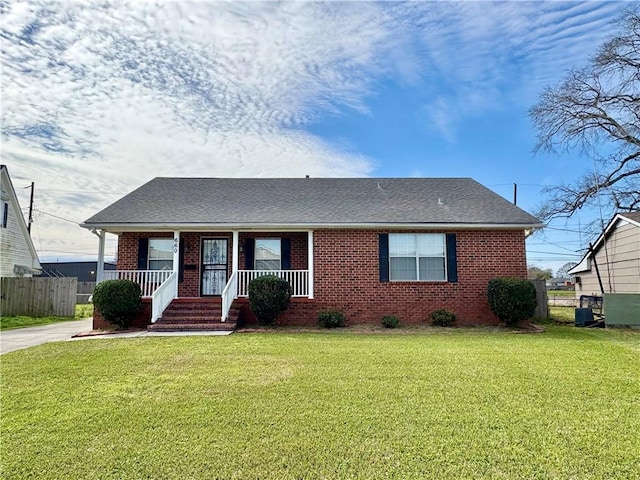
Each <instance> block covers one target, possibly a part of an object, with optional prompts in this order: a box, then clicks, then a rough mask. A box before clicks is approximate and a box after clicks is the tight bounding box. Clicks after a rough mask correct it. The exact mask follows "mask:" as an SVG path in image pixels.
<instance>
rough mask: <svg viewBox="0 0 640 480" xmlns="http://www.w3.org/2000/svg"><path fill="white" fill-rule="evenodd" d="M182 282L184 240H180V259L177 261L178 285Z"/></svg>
mask: <svg viewBox="0 0 640 480" xmlns="http://www.w3.org/2000/svg"><path fill="white" fill-rule="evenodd" d="M183 281H184V240H183V239H182V238H181V239H180V259H179V260H178V283H182V282H183Z"/></svg>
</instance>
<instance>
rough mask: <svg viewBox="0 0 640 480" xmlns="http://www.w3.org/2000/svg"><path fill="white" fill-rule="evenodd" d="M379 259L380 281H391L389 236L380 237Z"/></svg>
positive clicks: (382, 234) (381, 235)
mask: <svg viewBox="0 0 640 480" xmlns="http://www.w3.org/2000/svg"><path fill="white" fill-rule="evenodd" d="M378 247H379V248H378V253H379V255H378V257H379V261H380V281H381V282H388V281H389V234H388V233H381V234H379V235H378Z"/></svg>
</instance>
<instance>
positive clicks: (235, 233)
mask: <svg viewBox="0 0 640 480" xmlns="http://www.w3.org/2000/svg"><path fill="white" fill-rule="evenodd" d="M238 237H239V235H238V231H237V230H234V231H233V240H232V244H233V247H232V250H233V259H232V260H231V274H232V275H233V274H234V273H236V272H237V271H238V263H239V261H238V259H239V257H240V250H239V249H238V244H239V241H238Z"/></svg>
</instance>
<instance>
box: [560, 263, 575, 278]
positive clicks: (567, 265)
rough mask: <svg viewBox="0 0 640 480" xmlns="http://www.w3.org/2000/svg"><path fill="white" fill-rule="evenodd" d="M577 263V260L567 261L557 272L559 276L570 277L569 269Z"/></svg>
mask: <svg viewBox="0 0 640 480" xmlns="http://www.w3.org/2000/svg"><path fill="white" fill-rule="evenodd" d="M576 265H577V263H576V262H567V263H565V264H564V265H563V266H561V267H560V268H559V269H558V271H557V272H556V277H557V278H569V277H570V275H569V270H571V269H572V268H573V267H575V266H576Z"/></svg>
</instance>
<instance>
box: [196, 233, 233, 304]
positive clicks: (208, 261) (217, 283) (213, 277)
mask: <svg viewBox="0 0 640 480" xmlns="http://www.w3.org/2000/svg"><path fill="white" fill-rule="evenodd" d="M228 243H229V240H228V239H227V238H203V239H202V251H201V255H200V258H201V259H202V268H201V269H200V271H201V272H202V278H201V282H200V291H201V292H200V293H201V294H202V296H203V297H204V296H211V295H222V290H224V287H225V285H226V284H227V252H228Z"/></svg>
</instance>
